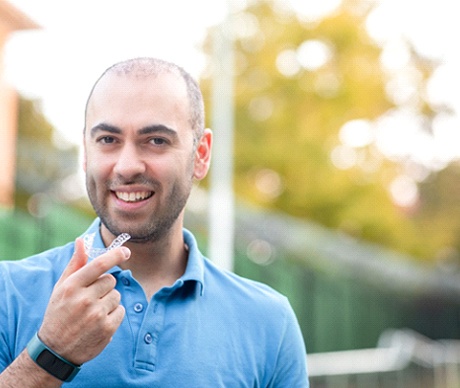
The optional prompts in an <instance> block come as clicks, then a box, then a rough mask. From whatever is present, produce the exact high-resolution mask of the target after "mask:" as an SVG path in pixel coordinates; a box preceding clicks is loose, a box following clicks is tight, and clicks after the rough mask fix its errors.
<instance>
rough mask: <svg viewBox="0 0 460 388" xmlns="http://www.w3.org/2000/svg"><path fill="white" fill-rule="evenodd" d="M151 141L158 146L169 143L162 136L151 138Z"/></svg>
mask: <svg viewBox="0 0 460 388" xmlns="http://www.w3.org/2000/svg"><path fill="white" fill-rule="evenodd" d="M149 141H150V143H152V144H153V145H157V146H160V145H165V144H167V143H168V142H167V140H166V139H163V138H162V137H154V138H152V139H150V140H149Z"/></svg>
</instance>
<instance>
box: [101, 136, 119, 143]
mask: <svg viewBox="0 0 460 388" xmlns="http://www.w3.org/2000/svg"><path fill="white" fill-rule="evenodd" d="M97 142H98V143H102V144H113V143H115V138H114V137H113V136H102V137H100V138H99V139H97Z"/></svg>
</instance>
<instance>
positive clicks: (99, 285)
mask: <svg viewBox="0 0 460 388" xmlns="http://www.w3.org/2000/svg"><path fill="white" fill-rule="evenodd" d="M116 284H117V281H116V279H115V278H114V277H113V276H112V275H111V274H108V273H105V274H103V275H101V276H99V278H98V279H97V280H96V281H95V282H93V283H92V284H90V285H89V286H88V287H87V288H88V289H89V291H90V293H91V294H90V295H91V296H92V297H94V298H98V299H100V298H103V297H104V296H105V295H106V294H108V293H109V292H110V291H112V290H113V289H114V288H115V285H116Z"/></svg>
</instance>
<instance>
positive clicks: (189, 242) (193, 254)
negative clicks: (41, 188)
mask: <svg viewBox="0 0 460 388" xmlns="http://www.w3.org/2000/svg"><path fill="white" fill-rule="evenodd" d="M100 225H101V220H100V219H99V218H96V219H95V220H94V221H93V223H92V224H91V225H90V226H89V228H88V229H87V230H86V232H85V233H84V234H83V235H82V236H84V235H86V234H91V233H94V240H93V248H105V245H104V242H103V241H102V236H101V228H100ZM183 236H184V243H185V245H186V247H187V249H188V261H187V266H186V268H185V272H184V274H183V275H182V276H181V277H180V278H179V279H178V280H177V281H179V282H181V283H184V282H187V281H195V282H196V283H198V284H199V285H200V295H201V296H202V295H203V293H204V257H203V255H202V254H201V252H200V250H199V248H198V244H197V242H196V239H195V237H194V236H193V234H192V233H191V232H190V231H189V230H187V229H185V228H184V229H183ZM90 260H91V259H90ZM121 271H122V270H121V268H120V267H118V266H115V267H113V268H111V269H110V270H108V271H107V272H108V273H111V274H114V275H115V274H117V273H119V272H121ZM176 283H177V282H176Z"/></svg>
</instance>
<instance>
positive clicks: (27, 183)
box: [15, 98, 78, 209]
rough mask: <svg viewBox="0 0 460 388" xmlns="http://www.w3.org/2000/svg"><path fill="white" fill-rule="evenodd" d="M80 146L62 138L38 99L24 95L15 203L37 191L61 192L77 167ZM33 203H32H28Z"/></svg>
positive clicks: (23, 203)
mask: <svg viewBox="0 0 460 388" xmlns="http://www.w3.org/2000/svg"><path fill="white" fill-rule="evenodd" d="M77 162H78V147H76V146H70V145H68V144H67V142H66V141H65V140H64V139H62V138H60V137H59V135H58V133H57V132H56V130H55V128H54V127H53V126H52V125H51V124H50V123H49V122H48V121H47V119H46V117H45V116H44V115H43V113H42V109H41V106H40V104H39V103H38V102H37V101H32V100H28V99H25V98H21V99H20V101H19V112H18V138H17V161H16V195H15V196H16V198H15V202H16V206H18V207H19V208H22V209H25V208H27V206H28V201H29V199H30V198H31V197H32V196H33V195H34V194H39V193H47V194H53V195H54V196H56V197H59V196H60V194H61V193H60V184H61V183H62V181H63V180H64V179H65V178H67V177H69V176H70V175H72V174H74V173H75V171H76V169H77V167H78V163H77ZM29 205H31V203H29Z"/></svg>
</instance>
